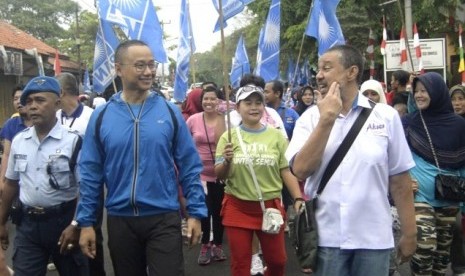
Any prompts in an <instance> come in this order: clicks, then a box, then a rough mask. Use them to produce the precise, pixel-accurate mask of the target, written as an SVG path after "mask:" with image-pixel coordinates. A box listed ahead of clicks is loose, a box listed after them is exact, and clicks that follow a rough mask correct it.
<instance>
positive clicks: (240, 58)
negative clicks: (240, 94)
mask: <svg viewBox="0 0 465 276" xmlns="http://www.w3.org/2000/svg"><path fill="white" fill-rule="evenodd" d="M249 73H250V63H249V57H248V56H247V49H246V48H245V42H244V37H243V36H242V35H241V37H240V38H239V41H238V42H237V47H236V53H235V55H234V58H233V63H232V66H231V73H230V75H229V79H230V82H231V86H232V87H233V88H238V87H239V86H240V85H239V83H240V81H241V78H242V76H243V75H244V74H249Z"/></svg>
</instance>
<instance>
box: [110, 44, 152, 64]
mask: <svg viewBox="0 0 465 276" xmlns="http://www.w3.org/2000/svg"><path fill="white" fill-rule="evenodd" d="M131 46H147V47H149V46H148V45H147V43H145V42H143V41H142V40H136V39H133V40H126V41H124V42H121V43H120V44H119V45H118V47H116V51H115V62H121V61H122V59H123V56H124V55H125V54H126V52H127V50H128V48H129V47H131Z"/></svg>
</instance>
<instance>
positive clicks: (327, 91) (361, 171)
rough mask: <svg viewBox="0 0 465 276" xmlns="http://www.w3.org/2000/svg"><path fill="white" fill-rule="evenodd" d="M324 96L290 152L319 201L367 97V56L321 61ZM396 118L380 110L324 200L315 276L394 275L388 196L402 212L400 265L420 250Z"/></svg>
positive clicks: (345, 53) (353, 53)
mask: <svg viewBox="0 0 465 276" xmlns="http://www.w3.org/2000/svg"><path fill="white" fill-rule="evenodd" d="M318 69H319V72H318V74H317V76H316V79H317V83H318V89H319V90H320V92H321V93H322V95H324V98H323V99H322V100H320V101H319V102H318V105H317V106H314V107H311V108H310V109H308V110H307V111H306V112H305V113H304V114H302V116H301V117H300V118H299V120H298V121H297V124H296V127H295V129H294V135H293V137H292V140H291V142H290V144H289V147H288V150H287V152H286V157H287V158H288V159H289V160H291V162H290V163H291V167H292V171H293V173H294V174H295V175H296V176H297V178H299V179H306V185H305V193H306V194H307V195H309V196H310V197H314V196H315V194H316V190H317V188H318V185H319V183H320V181H321V178H322V175H323V173H324V171H325V170H326V166H327V164H328V162H329V160H330V159H331V157H332V155H333V154H334V152H335V151H336V150H337V148H338V147H339V145H340V144H341V142H342V140H343V139H344V137H345V136H346V135H347V133H348V131H349V130H350V128H351V127H352V125H353V123H354V122H355V120H356V118H357V117H358V115H359V114H360V112H361V111H362V109H363V108H371V106H370V104H369V101H368V98H366V97H365V96H363V95H359V94H358V84H359V83H360V79H361V74H362V72H363V57H362V55H361V54H360V52H359V51H358V50H356V49H355V48H353V47H351V46H347V45H339V46H334V47H333V48H330V49H329V50H328V51H327V52H326V53H325V54H323V55H322V56H321V57H320V59H319V62H318ZM414 165H415V164H414V162H413V159H412V156H411V154H410V151H409V148H408V145H407V142H406V140H405V135H404V132H403V128H402V124H401V121H400V118H399V116H398V114H397V112H396V111H395V110H394V109H393V108H391V107H389V106H387V105H385V104H377V105H376V106H375V107H374V108H373V111H372V113H371V114H370V116H369V118H368V120H367V121H366V122H365V124H364V126H363V127H362V129H361V130H360V133H359V134H358V136H357V138H356V139H355V141H354V143H353V145H352V146H351V148H350V149H349V151H348V152H347V155H346V156H345V158H344V159H343V161H342V162H341V164H340V165H339V167H338V168H337V169H336V171H335V172H334V174H333V176H332V177H331V178H330V180H329V181H328V183H327V185H326V188H325V189H324V190H323V192H322V194H321V195H320V197H319V198H318V209H317V212H316V220H317V225H318V234H319V241H318V245H319V248H318V257H317V267H316V270H315V271H314V275H316V276H319V275H363V276H366V275H388V271H389V254H390V251H391V248H393V247H394V241H393V237H392V229H391V224H392V221H391V213H390V206H389V201H388V197H387V195H388V192H391V195H392V198H393V199H394V202H395V204H396V206H397V208H398V211H399V217H400V222H401V225H402V226H401V232H402V237H401V239H400V242H399V250H398V259H399V260H400V261H401V262H405V261H407V260H408V259H409V258H410V257H411V256H412V255H413V253H414V252H415V249H416V233H417V230H416V223H415V213H414V205H413V192H412V187H411V185H410V177H409V174H408V170H409V169H410V168H412V167H413V166H414Z"/></svg>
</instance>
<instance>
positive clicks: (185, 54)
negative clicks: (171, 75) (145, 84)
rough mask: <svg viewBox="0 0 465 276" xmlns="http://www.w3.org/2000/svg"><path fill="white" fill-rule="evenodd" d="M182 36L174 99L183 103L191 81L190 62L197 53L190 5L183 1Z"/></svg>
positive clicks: (177, 62) (180, 38)
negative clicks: (194, 53)
mask: <svg viewBox="0 0 465 276" xmlns="http://www.w3.org/2000/svg"><path fill="white" fill-rule="evenodd" d="M179 22H180V31H179V32H180V36H179V45H178V47H179V48H178V56H177V60H176V64H177V65H176V77H175V79H174V99H175V100H176V101H179V102H182V101H184V99H185V98H186V92H187V82H188V81H189V61H190V57H191V54H192V53H193V52H194V51H195V45H194V38H193V36H192V26H191V21H190V16H189V5H188V3H187V1H186V0H182V1H181V19H180V21H179Z"/></svg>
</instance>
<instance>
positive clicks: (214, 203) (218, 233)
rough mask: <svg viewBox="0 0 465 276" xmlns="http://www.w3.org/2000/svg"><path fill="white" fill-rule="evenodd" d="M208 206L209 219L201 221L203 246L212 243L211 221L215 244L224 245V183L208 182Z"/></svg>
mask: <svg viewBox="0 0 465 276" xmlns="http://www.w3.org/2000/svg"><path fill="white" fill-rule="evenodd" d="M207 191H208V194H207V196H206V204H207V208H208V217H206V218H204V219H202V220H201V224H202V232H203V234H202V244H207V243H208V242H209V241H210V230H211V228H212V227H210V219H211V220H212V226H213V244H215V245H220V244H223V232H224V226H223V223H221V216H220V212H221V203H222V202H223V197H224V185H223V184H222V183H219V182H218V183H216V182H207Z"/></svg>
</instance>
